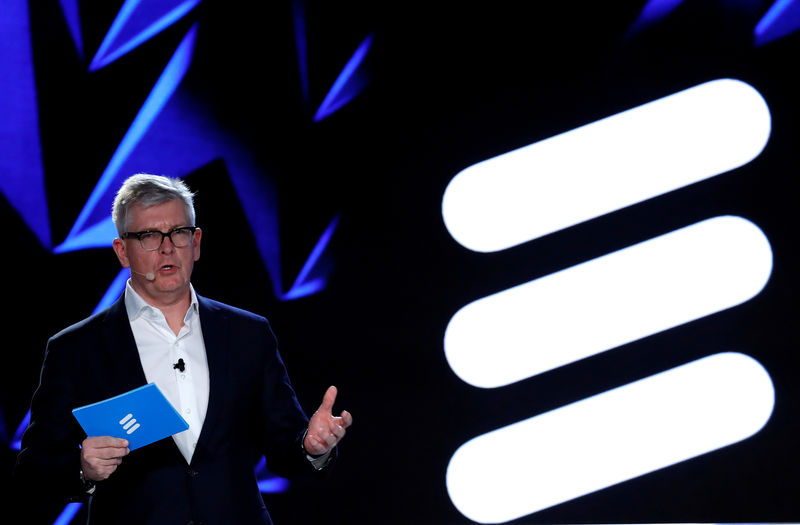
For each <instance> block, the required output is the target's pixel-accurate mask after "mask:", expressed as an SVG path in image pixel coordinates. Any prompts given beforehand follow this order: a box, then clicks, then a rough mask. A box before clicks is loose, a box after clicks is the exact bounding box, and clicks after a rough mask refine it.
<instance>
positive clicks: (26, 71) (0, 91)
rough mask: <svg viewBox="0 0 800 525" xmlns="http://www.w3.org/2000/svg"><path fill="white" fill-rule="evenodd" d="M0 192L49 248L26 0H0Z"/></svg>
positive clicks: (48, 226) (48, 224)
mask: <svg viewBox="0 0 800 525" xmlns="http://www.w3.org/2000/svg"><path fill="white" fill-rule="evenodd" d="M0 71H2V72H3V75H2V78H0V192H2V193H3V194H4V195H5V197H6V199H7V200H8V203H9V204H10V205H11V206H12V207H13V208H14V210H15V211H16V212H17V213H18V214H19V215H20V216H21V217H22V220H23V221H24V222H25V224H26V225H27V226H28V228H30V229H31V231H32V232H33V233H34V234H35V235H36V238H37V239H38V240H39V242H40V243H41V244H42V246H44V247H45V248H47V249H49V248H50V247H51V238H50V222H49V217H48V208H47V197H46V192H45V184H44V168H43V164H42V148H41V142H40V140H39V111H38V106H37V102H36V83H35V78H34V72H33V52H32V49H31V35H30V21H29V19H28V5H27V2H26V1H25V0H4V1H3V2H2V3H0Z"/></svg>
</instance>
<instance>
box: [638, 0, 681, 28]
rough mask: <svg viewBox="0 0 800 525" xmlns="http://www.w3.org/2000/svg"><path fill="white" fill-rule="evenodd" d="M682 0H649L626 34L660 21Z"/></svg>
mask: <svg viewBox="0 0 800 525" xmlns="http://www.w3.org/2000/svg"><path fill="white" fill-rule="evenodd" d="M682 3H683V0H649V1H648V2H647V3H646V4H645V6H644V7H643V8H642V12H641V13H639V17H638V18H637V19H636V21H635V22H634V23H633V24H632V25H631V27H630V28H629V29H628V32H627V34H628V35H632V34H634V33H636V32H638V31H640V30H642V29H644V28H645V27H647V26H650V25H652V24H655V23H656V22H659V21H661V20H662V19H663V18H665V17H666V16H667V15H669V14H670V13H671V12H672V11H674V10H675V8H677V7H678V6H679V5H681V4H682Z"/></svg>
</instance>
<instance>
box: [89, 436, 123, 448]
mask: <svg viewBox="0 0 800 525" xmlns="http://www.w3.org/2000/svg"><path fill="white" fill-rule="evenodd" d="M128 445H129V443H128V440H127V439H123V438H115V437H111V436H92V437H87V438H86V439H84V440H83V444H82V446H83V447H93V448H105V447H116V448H127V447H128Z"/></svg>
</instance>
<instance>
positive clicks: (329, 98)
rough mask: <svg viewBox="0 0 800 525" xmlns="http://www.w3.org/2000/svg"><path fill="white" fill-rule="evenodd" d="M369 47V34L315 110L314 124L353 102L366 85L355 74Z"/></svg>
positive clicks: (370, 42) (370, 38)
mask: <svg viewBox="0 0 800 525" xmlns="http://www.w3.org/2000/svg"><path fill="white" fill-rule="evenodd" d="M371 45H372V35H371V34H369V35H367V37H366V38H365V39H364V40H363V41H362V42H361V44H360V45H359V46H358V48H357V49H356V51H355V53H353V56H352V57H350V60H348V61H347V64H345V66H344V69H343V70H342V72H341V73H339V76H338V77H337V78H336V81H335V82H334V83H333V86H331V89H330V91H328V94H327V95H326V96H325V99H324V100H323V101H322V104H320V106H319V109H317V113H316V114H315V115H314V122H319V121H321V120H322V119H324V118H326V117H329V116H330V115H332V114H333V113H335V112H336V111H338V110H339V109H341V108H342V106H344V105H345V104H347V103H348V102H350V101H351V100H353V98H355V96H356V95H358V94H359V93H360V92H361V90H362V89H364V86H365V85H366V83H365V82H364V80H363V79H362V78H361V77H360V76H359V75H357V72H358V68H359V66H360V65H361V62H362V61H363V60H364V57H365V56H367V52H369V48H370V46H371Z"/></svg>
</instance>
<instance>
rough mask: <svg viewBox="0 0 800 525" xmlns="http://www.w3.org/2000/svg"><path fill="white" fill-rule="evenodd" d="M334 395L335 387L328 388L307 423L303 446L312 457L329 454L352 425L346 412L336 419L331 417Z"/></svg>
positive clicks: (348, 413) (351, 419) (351, 417)
mask: <svg viewBox="0 0 800 525" xmlns="http://www.w3.org/2000/svg"><path fill="white" fill-rule="evenodd" d="M336 393H337V390H336V387H335V386H332V387H330V388H328V390H327V391H326V392H325V396H323V398H322V404H321V405H320V406H319V408H318V409H317V411H316V412H314V415H313V416H311V421H309V422H308V432H306V438H305V440H304V441H303V446H304V447H305V449H306V452H308V453H309V454H311V455H312V456H320V455H322V454H325V453H326V452H330V451H331V450H332V449H333V447H335V446H336V444H337V443H338V442H339V441H340V440H341V439H342V438H343V437H344V434H345V429H346V428H347V427H349V426H350V425H352V424H353V416H351V415H350V412H348V411H347V410H343V411H342V413H341V415H340V416H338V417H337V416H334V415H333V403H334V401H336Z"/></svg>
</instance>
